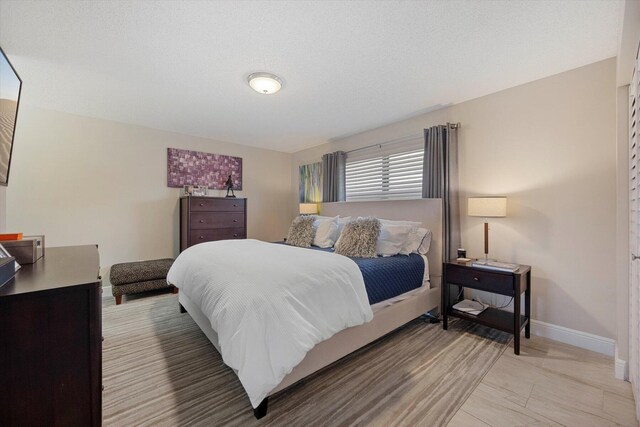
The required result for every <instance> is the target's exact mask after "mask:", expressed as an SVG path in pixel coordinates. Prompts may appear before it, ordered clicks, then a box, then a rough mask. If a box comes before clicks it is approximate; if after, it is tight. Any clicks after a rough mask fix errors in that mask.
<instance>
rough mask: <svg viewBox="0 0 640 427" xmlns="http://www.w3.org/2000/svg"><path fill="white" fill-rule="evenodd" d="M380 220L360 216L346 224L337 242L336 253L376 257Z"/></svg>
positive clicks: (359, 256) (358, 256) (356, 256)
mask: <svg viewBox="0 0 640 427" xmlns="http://www.w3.org/2000/svg"><path fill="white" fill-rule="evenodd" d="M379 235H380V221H379V220H378V219H377V218H374V217H366V218H358V219H356V220H353V221H351V222H349V223H347V224H345V226H344V228H343V229H342V233H341V234H340V238H339V239H338V241H337V242H336V246H335V248H336V253H337V254H340V255H344V256H348V257H355V258H375V257H376V256H377V253H376V242H377V241H378V236H379Z"/></svg>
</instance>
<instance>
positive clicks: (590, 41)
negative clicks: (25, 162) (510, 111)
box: [0, 0, 623, 152]
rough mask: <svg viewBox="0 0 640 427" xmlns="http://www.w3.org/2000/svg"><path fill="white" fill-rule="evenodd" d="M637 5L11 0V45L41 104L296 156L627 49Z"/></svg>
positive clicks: (29, 97)
mask: <svg viewBox="0 0 640 427" xmlns="http://www.w3.org/2000/svg"><path fill="white" fill-rule="evenodd" d="M622 7H623V4H622V3H621V2H619V1H589V0H584V1H563V0H554V1H518V0H513V1H475V0H473V1H425V2H412V1H405V2H396V1H393V2H391V1H389V2H383V1H358V2H343V1H340V2H330V1H322V2H321V1H306V2H273V1H267V2H258V1H230V2H213V1H212V2H195V1H179V2H159V1H158V2H153V1H118V2H97V1H93V2H74V1H71V2H54V1H52V2H47V1H36V2H28V1H6V0H0V46H2V47H3V49H4V50H5V51H6V52H7V54H8V56H9V57H10V59H11V61H12V62H13V64H14V66H15V67H16V69H17V70H18V72H19V73H20V75H21V77H22V79H23V81H24V85H23V90H24V92H23V95H24V98H23V100H24V102H25V103H30V104H34V105H37V106H41V107H45V108H51V109H56V110H61V111H67V112H71V113H76V114H81V115H85V116H91V117H99V118H104V119H110V120H116V121H120V122H126V123H134V124H139V125H144V126H148V127H152V128H157V129H164V130H169V131H174V132H180V133H185V134H190V135H198V136H204V137H208V138H212V139H217V140H222V141H229V142H235V143H240V144H246V145H252V146H258V147H264V148H271V149H275V150H280V151H289V152H292V151H297V150H300V149H303V148H306V147H310V146H313V145H317V144H319V143H322V142H325V141H326V140H328V139H332V138H336V137H339V136H344V135H348V134H353V133H357V132H359V131H363V130H366V129H370V128H373V127H377V126H381V125H384V124H387V123H391V122H394V121H397V120H400V119H403V118H407V117H410V116H412V115H416V114H419V113H421V112H424V111H427V110H429V109H433V108H434V107H435V106H438V105H447V104H451V103H457V102H461V101H465V100H468V99H472V98H476V97H478V96H482V95H486V94H489V93H492V92H496V91H499V90H502V89H506V88H508V87H512V86H515V85H518V84H522V83H525V82H529V81H532V80H535V79H539V78H542V77H546V76H549V75H552V74H556V73H559V72H562V71H566V70H569V69H572V68H576V67H579V66H582V65H586V64H590V63H593V62H596V61H599V60H602V59H605V58H609V57H612V56H615V55H616V48H617V39H618V33H619V27H620V24H621V23H620V22H619V20H620V18H621V9H622ZM254 71H269V72H273V73H275V74H277V75H279V76H281V77H282V79H283V80H284V87H283V89H282V90H281V91H280V92H279V93H277V94H275V95H271V96H265V95H260V94H258V93H255V92H254V91H252V90H251V89H250V88H249V86H248V85H247V83H246V76H247V75H248V74H250V73H251V72H254Z"/></svg>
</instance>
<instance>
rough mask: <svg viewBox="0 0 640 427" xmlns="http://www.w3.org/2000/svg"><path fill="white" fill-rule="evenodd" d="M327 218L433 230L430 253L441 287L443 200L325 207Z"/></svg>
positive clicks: (433, 278)
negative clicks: (409, 223)
mask: <svg viewBox="0 0 640 427" xmlns="http://www.w3.org/2000/svg"><path fill="white" fill-rule="evenodd" d="M320 214H321V215H325V216H336V215H340V216H354V217H358V216H375V217H378V218H384V219H392V220H406V221H419V222H421V223H422V225H423V226H424V227H425V228H427V229H429V230H431V235H432V237H431V247H430V249H429V252H428V253H427V258H428V259H429V276H430V277H431V280H430V282H431V286H432V287H440V281H441V279H442V199H416V200H381V201H375V202H333V203H321V204H320Z"/></svg>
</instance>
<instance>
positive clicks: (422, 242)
mask: <svg viewBox="0 0 640 427" xmlns="http://www.w3.org/2000/svg"><path fill="white" fill-rule="evenodd" d="M429 246H431V230H427V229H426V228H420V227H419V228H416V229H415V230H414V231H413V232H411V233H410V235H409V240H408V241H407V245H406V246H405V247H404V248H403V249H402V251H400V253H401V254H402V255H409V254H412V253H420V254H422V255H425V254H426V253H427V252H429Z"/></svg>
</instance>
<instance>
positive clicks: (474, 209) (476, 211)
mask: <svg viewBox="0 0 640 427" xmlns="http://www.w3.org/2000/svg"><path fill="white" fill-rule="evenodd" d="M468 214H469V216H481V217H484V218H499V217H504V216H507V198H506V197H469V200H468Z"/></svg>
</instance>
